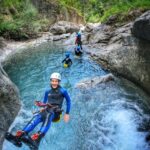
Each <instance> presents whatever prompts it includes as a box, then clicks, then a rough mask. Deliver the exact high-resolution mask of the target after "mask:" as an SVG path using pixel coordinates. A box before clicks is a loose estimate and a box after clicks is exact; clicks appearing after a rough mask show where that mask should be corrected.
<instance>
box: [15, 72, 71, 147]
mask: <svg viewBox="0 0 150 150" xmlns="http://www.w3.org/2000/svg"><path fill="white" fill-rule="evenodd" d="M60 81H61V75H60V74H59V73H53V74H52V75H51V76H50V88H49V89H48V90H46V92H45V96H44V100H43V102H39V101H36V102H35V104H36V105H37V106H44V105H45V106H46V105H47V106H51V107H43V108H42V109H41V110H40V111H39V112H37V113H36V114H35V115H34V117H33V118H32V119H31V121H29V123H28V124H27V125H26V126H25V127H24V128H23V130H20V131H17V133H16V138H18V139H21V140H20V141H23V142H24V141H26V140H27V138H25V137H29V135H28V134H29V133H30V132H31V131H32V130H33V129H34V128H35V127H36V126H37V125H38V124H39V123H40V122H42V126H41V128H40V130H39V131H38V132H37V133H35V134H33V135H32V136H31V137H30V141H32V142H33V143H32V142H31V143H30V144H33V145H37V147H38V146H39V143H40V141H41V139H42V138H43V137H44V136H45V134H46V133H47V131H48V130H49V128H50V126H51V123H52V121H57V120H59V119H60V115H61V113H62V111H60V110H61V108H62V104H63V100H64V98H65V99H66V113H65V115H64V121H65V122H66V123H67V122H68V121H69V112H70V107H71V100H70V97H69V95H68V92H67V90H66V89H64V88H62V87H61V86H60ZM54 108H55V109H54ZM24 143H25V142H24ZM26 144H27V143H26Z"/></svg>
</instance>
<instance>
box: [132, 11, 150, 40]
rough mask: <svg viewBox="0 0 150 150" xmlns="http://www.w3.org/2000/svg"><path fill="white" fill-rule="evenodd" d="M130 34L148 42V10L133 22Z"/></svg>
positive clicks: (149, 25)
mask: <svg viewBox="0 0 150 150" xmlns="http://www.w3.org/2000/svg"><path fill="white" fill-rule="evenodd" d="M132 33H133V35H134V36H135V37H137V38H140V39H145V40H148V41H150V10H149V11H147V12H146V13H144V14H143V15H141V16H140V17H139V18H137V19H136V20H135V22H134V25H133V28H132Z"/></svg>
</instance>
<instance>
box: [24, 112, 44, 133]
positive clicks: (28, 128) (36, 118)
mask: <svg viewBox="0 0 150 150" xmlns="http://www.w3.org/2000/svg"><path fill="white" fill-rule="evenodd" d="M40 122H42V116H41V113H39V114H37V115H35V116H34V117H33V118H32V119H31V120H30V121H29V123H28V124H27V125H26V126H25V127H24V128H23V131H24V132H25V133H27V134H28V133H29V132H30V131H32V130H33V129H34V128H35V127H36V126H37V125H38V124H39V123H40Z"/></svg>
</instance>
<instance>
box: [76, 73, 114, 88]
mask: <svg viewBox="0 0 150 150" xmlns="http://www.w3.org/2000/svg"><path fill="white" fill-rule="evenodd" d="M113 80H114V76H113V75H112V74H111V73H110V74H107V75H103V76H97V77H94V78H92V79H91V78H89V79H84V80H82V81H80V82H79V83H77V84H76V88H80V89H89V88H93V87H95V86H97V85H99V84H101V83H106V82H109V81H113Z"/></svg>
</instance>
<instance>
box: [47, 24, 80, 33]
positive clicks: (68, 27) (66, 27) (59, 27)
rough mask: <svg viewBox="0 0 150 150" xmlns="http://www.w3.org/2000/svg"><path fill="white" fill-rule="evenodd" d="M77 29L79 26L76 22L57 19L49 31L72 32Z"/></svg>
mask: <svg viewBox="0 0 150 150" xmlns="http://www.w3.org/2000/svg"><path fill="white" fill-rule="evenodd" d="M79 30H80V27H79V26H78V25H77V24H74V23H71V22H67V21H59V22H57V23H55V24H54V25H53V26H52V27H51V28H50V32H51V33H53V34H54V35H60V34H65V33H73V32H77V31H79Z"/></svg>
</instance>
